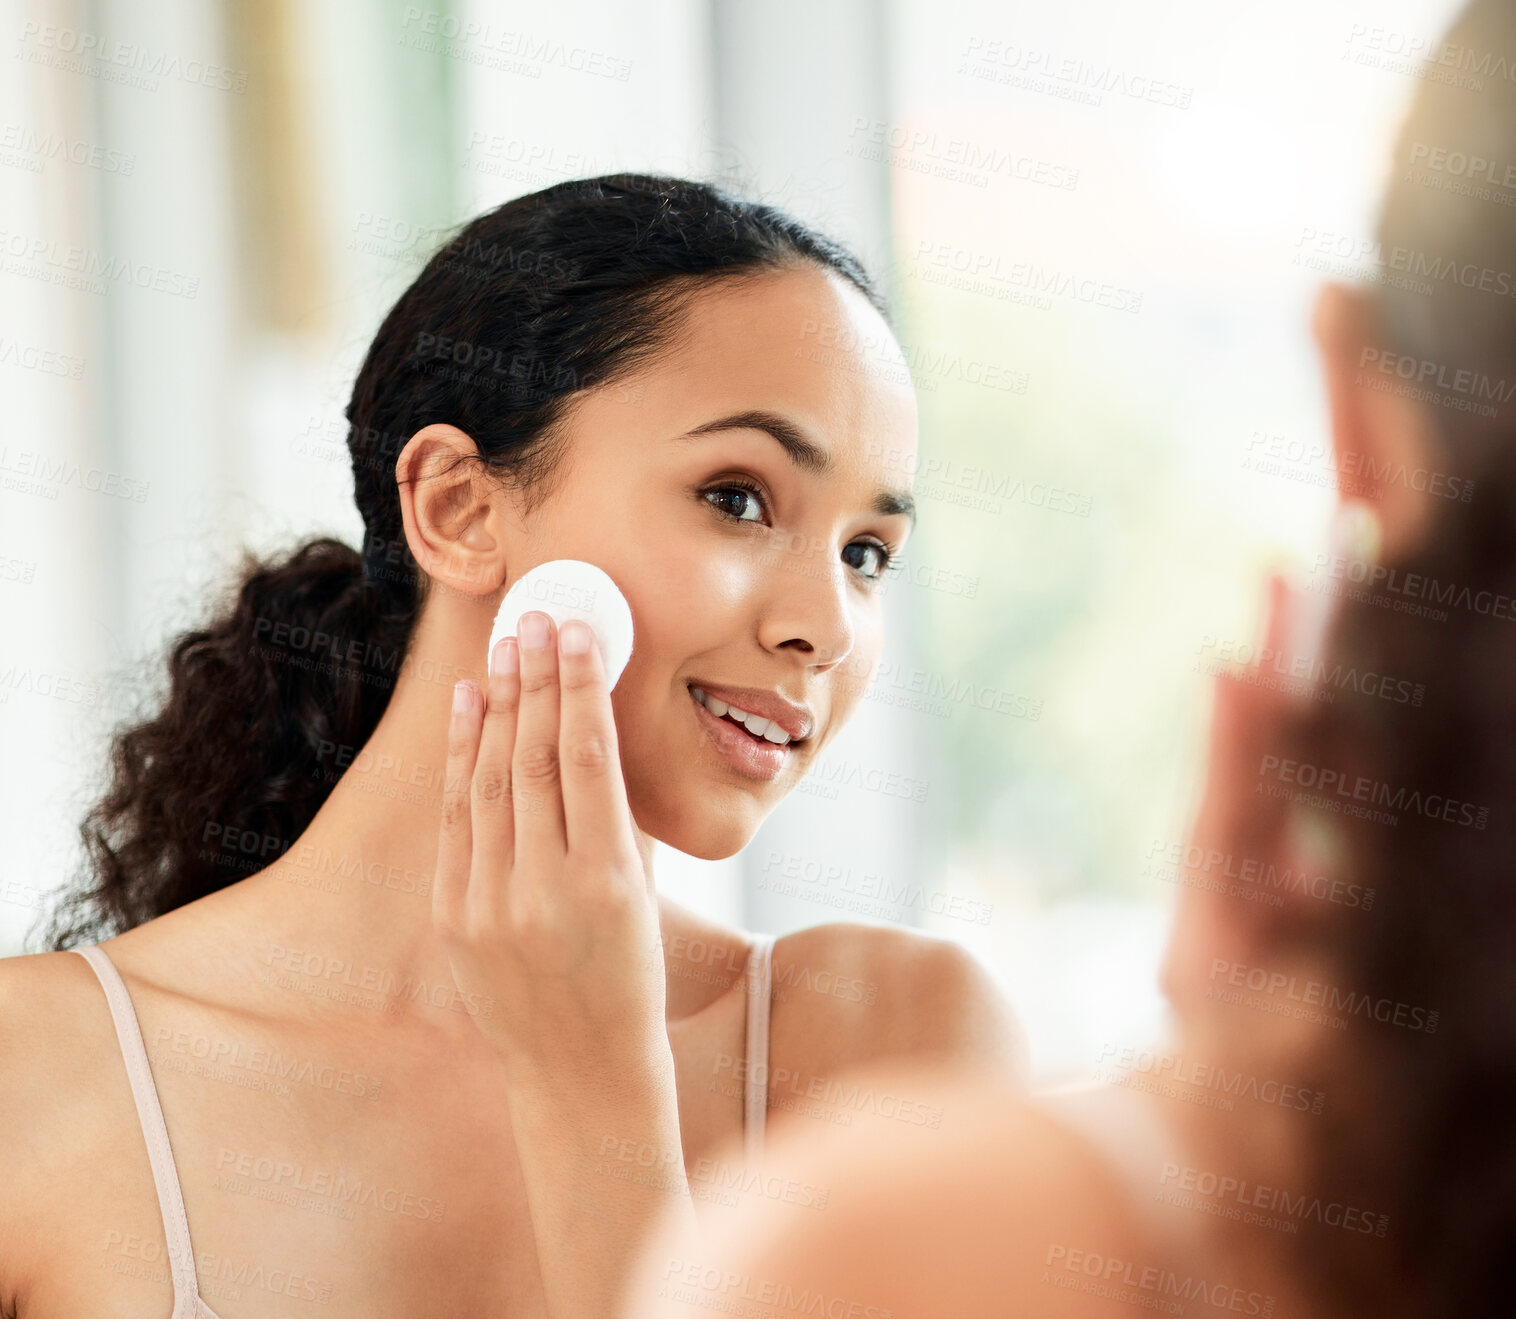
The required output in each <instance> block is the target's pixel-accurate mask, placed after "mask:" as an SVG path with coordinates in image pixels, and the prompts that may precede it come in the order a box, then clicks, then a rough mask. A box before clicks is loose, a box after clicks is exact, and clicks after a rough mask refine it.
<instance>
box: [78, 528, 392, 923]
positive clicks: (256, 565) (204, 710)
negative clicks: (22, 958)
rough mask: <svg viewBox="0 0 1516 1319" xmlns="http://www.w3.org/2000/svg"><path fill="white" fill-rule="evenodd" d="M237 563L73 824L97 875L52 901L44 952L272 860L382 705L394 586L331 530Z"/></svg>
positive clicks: (176, 646) (156, 912)
mask: <svg viewBox="0 0 1516 1319" xmlns="http://www.w3.org/2000/svg"><path fill="white" fill-rule="evenodd" d="M242 573H243V582H242V586H241V588H240V590H239V591H238V592H237V596H236V600H235V602H234V603H233V605H232V607H231V609H230V610H229V611H227V612H225V613H223V614H222V615H221V616H220V617H218V618H217V619H215V620H214V621H213V622H212V623H211V624H210V625H209V626H208V627H204V628H200V629H197V630H194V631H190V632H186V633H184V634H182V635H181V636H180V637H179V638H178V639H177V640H176V641H175V642H174V643H173V645H172V647H171V649H170V652H169V659H168V672H169V690H168V695H167V697H166V699H165V700H164V702H163V707H162V709H161V711H160V712H159V713H158V714H157V715H156V717H154V718H152V719H149V720H148V721H146V722H145V723H140V724H137V725H136V726H134V727H132V728H130V729H128V730H126V731H125V732H123V733H120V734H119V735H118V736H117V737H116V739H115V742H114V746H113V748H112V754H111V783H110V788H109V791H108V792H107V794H106V796H105V798H104V799H103V800H102V801H101V802H100V803H99V804H98V805H97V806H96V807H95V808H94V809H93V810H92V811H91V812H90V813H89V815H88V816H87V817H86V818H85V821H84V823H83V825H82V826H81V829H80V834H81V836H82V838H83V841H84V845H85V849H86V851H87V853H88V855H89V858H90V862H91V869H92V871H93V881H92V882H91V883H90V884H89V885H88V886H87V887H85V888H84V889H82V890H81V891H78V892H76V893H74V894H72V895H71V896H70V897H69V898H68V899H67V900H66V901H65V903H64V904H63V905H62V906H60V907H59V908H58V909H57V911H56V912H55V913H54V915H53V918H52V924H51V927H50V929H49V933H48V944H49V947H50V948H52V949H53V950H61V949H63V948H68V947H71V946H73V945H74V944H76V943H79V942H85V941H91V940H98V939H102V938H107V937H110V936H111V935H113V934H118V933H120V932H122V931H124V930H127V929H130V928H132V927H133V926H136V925H140V924H142V923H144V922H145V921H149V920H152V919H153V918H154V917H156V916H161V915H162V914H163V913H164V912H167V911H171V910H173V909H174V908H175V907H179V906H183V905H184V904H185V903H187V902H193V901H194V900H195V899H197V898H201V897H204V896H205V895H206V894H208V893H214V892H216V891H217V890H218V889H223V888H225V887H227V885H229V884H232V883H234V882H235V881H236V880H238V879H241V878H243V877H244V876H245V875H247V874H249V873H251V872H253V871H255V870H261V869H263V868H264V867H265V866H267V865H269V864H270V863H271V862H273V861H274V860H276V859H277V858H278V857H279V856H280V855H281V854H282V853H283V852H284V851H285V850H286V849H288V847H289V846H290V844H291V843H292V842H293V841H294V840H295V839H296V838H298V837H299V836H300V835H301V833H303V832H304V831H305V829H306V827H307V826H308V825H309V824H310V822H311V820H312V819H313V818H314V817H315V814H316V812H317V811H318V810H319V809H320V807H321V804H322V802H324V801H325V800H326V798H327V795H328V794H329V793H330V792H331V790H332V786H333V784H334V783H335V782H336V780H337V778H338V777H339V776H340V774H341V770H340V768H338V766H339V764H346V763H347V762H348V761H349V760H350V759H351V758H352V756H353V754H354V753H355V752H356V750H357V749H358V748H360V747H362V746H363V744H364V743H365V742H366V741H367V740H368V738H369V736H370V735H371V734H372V733H373V731H374V728H375V726H376V725H377V724H378V722H379V718H380V716H381V715H382V714H383V713H384V709H385V707H386V705H387V704H388V703H389V698H390V693H391V692H392V691H393V690H394V686H395V680H396V678H397V677H398V675H399V671H400V664H401V661H402V659H403V656H404V654H405V649H406V646H407V643H408V642H409V639H410V634H411V629H412V626H413V624H414V621H415V611H414V609H413V608H408V607H407V604H406V599H405V597H406V592H405V591H404V589H403V588H401V587H396V586H394V585H392V584H390V583H388V582H386V581H385V580H383V579H379V578H373V577H368V576H365V575H364V564H363V558H362V556H361V555H360V554H359V553H358V552H357V551H356V550H354V549H353V548H352V547H350V546H348V545H345V544H343V543H342V542H341V541H338V540H334V539H332V538H330V537H326V536H322V537H318V538H316V539H313V540H309V541H307V542H305V544H303V545H301V546H300V547H299V548H297V549H295V550H294V551H292V552H291V553H289V554H288V555H287V556H285V557H283V558H281V559H278V560H274V561H260V560H258V559H256V558H254V557H253V556H251V555H247V556H245V557H244V560H243V566H242Z"/></svg>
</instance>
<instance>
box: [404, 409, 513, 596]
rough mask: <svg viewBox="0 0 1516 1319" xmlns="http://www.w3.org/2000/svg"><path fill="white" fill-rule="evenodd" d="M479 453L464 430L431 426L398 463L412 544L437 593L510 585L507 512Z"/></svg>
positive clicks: (475, 591) (411, 441)
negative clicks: (496, 499)
mask: <svg viewBox="0 0 1516 1319" xmlns="http://www.w3.org/2000/svg"><path fill="white" fill-rule="evenodd" d="M478 457H479V451H478V448H477V446H476V445H475V444H474V441H473V439H472V438H471V437H470V436H468V435H466V434H464V432H463V431H461V430H459V429H458V428H457V427H456V426H448V425H445V424H441V423H436V424H433V425H430V426H424V427H422V428H421V429H420V430H418V431H417V432H416V433H415V434H414V435H412V436H411V438H410V439H409V440H408V441H407V442H406V445H405V447H404V448H403V449H402V450H401V451H400V455H399V457H398V458H397V459H396V461H395V481H396V484H397V486H398V488H399V498H400V517H401V521H402V524H403V525H404V528H405V537H406V542H407V544H408V545H409V547H410V551H411V555H412V557H413V558H414V559H415V560H416V563H417V565H418V566H419V567H420V568H421V570H422V571H423V572H424V573H426V575H427V576H428V577H429V578H430V579H431V582H432V585H433V588H434V589H435V588H439V587H440V588H442V589H444V590H448V589H451V590H453V591H455V592H457V593H458V594H460V595H469V596H479V595H488V594H489V593H491V592H492V591H496V590H498V589H499V588H500V586H501V584H502V583H503V582H504V581H505V576H506V564H505V555H504V536H503V528H502V527H501V525H500V519H501V514H500V511H499V510H498V508H496V506H495V504H494V503H493V502H492V500H491V497H490V496H491V494H492V493H493V492H494V490H495V486H494V484H493V483H491V482H488V481H480V480H479V479H478V476H479V462H478Z"/></svg>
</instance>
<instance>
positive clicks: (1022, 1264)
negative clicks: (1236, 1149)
mask: <svg viewBox="0 0 1516 1319" xmlns="http://www.w3.org/2000/svg"><path fill="white" fill-rule="evenodd" d="M877 1079H878V1082H879V1084H880V1086H881V1087H882V1088H883V1089H885V1090H887V1091H892V1092H897V1093H908V1094H911V1095H913V1096H915V1097H917V1098H918V1099H919V1100H921V1102H922V1103H923V1105H924V1106H925V1107H927V1108H929V1109H930V1110H931V1111H933V1112H935V1113H938V1114H940V1115H941V1120H940V1122H937V1123H935V1124H933V1125H929V1126H927V1125H919V1124H913V1123H892V1124H875V1125H872V1126H864V1125H862V1124H854V1125H851V1126H847V1127H843V1128H839V1127H837V1126H835V1125H833V1124H829V1123H818V1122H811V1123H795V1124H792V1125H790V1126H788V1127H786V1128H785V1130H784V1132H783V1134H782V1135H781V1134H777V1133H776V1137H775V1139H774V1140H773V1141H771V1142H770V1143H769V1145H768V1146H767V1148H766V1149H765V1154H764V1158H765V1165H764V1166H765V1172H766V1173H767V1174H773V1175H777V1176H779V1177H785V1176H792V1177H794V1178H796V1179H798V1180H800V1181H802V1182H803V1183H805V1184H808V1185H810V1186H813V1187H820V1188H824V1189H825V1193H826V1197H827V1198H826V1200H825V1202H824V1208H825V1212H824V1213H819V1214H818V1213H816V1212H814V1210H813V1208H811V1207H809V1206H807V1207H804V1208H797V1207H796V1206H795V1205H793V1204H786V1203H782V1202H780V1201H779V1200H777V1199H775V1198H764V1199H762V1200H761V1201H759V1200H755V1201H753V1202H752V1204H751V1205H747V1206H744V1207H743V1208H742V1209H740V1210H739V1211H738V1212H736V1213H735V1214H733V1215H732V1216H731V1217H730V1218H729V1219H727V1220H725V1221H724V1222H723V1223H722V1224H721V1225H720V1227H719V1228H718V1229H717V1232H716V1233H715V1234H714V1235H713V1236H712V1237H711V1238H710V1239H709V1240H708V1241H706V1242H702V1243H701V1246H702V1249H704V1251H705V1253H704V1255H702V1256H700V1257H699V1258H700V1259H701V1262H702V1265H703V1266H704V1267H703V1268H702V1269H695V1270H689V1271H688V1272H685V1271H682V1269H681V1265H682V1262H683V1261H684V1260H688V1259H690V1258H694V1257H695V1256H693V1254H692V1253H691V1252H690V1251H688V1250H686V1251H684V1253H682V1254H681V1253H680V1247H681V1246H683V1245H684V1243H682V1242H679V1243H673V1242H670V1243H669V1248H668V1250H667V1251H666V1252H664V1251H659V1252H651V1253H656V1254H657V1256H658V1259H659V1260H660V1262H662V1263H663V1264H664V1267H663V1268H662V1270H661V1271H660V1276H659V1278H658V1279H657V1283H658V1285H660V1286H661V1287H662V1288H663V1290H662V1291H661V1292H660V1291H658V1290H657V1289H656V1288H655V1287H653V1286H650V1285H648V1281H647V1279H643V1280H642V1281H641V1282H639V1284H638V1285H639V1296H641V1297H643V1298H646V1300H647V1303H646V1305H645V1306H644V1308H638V1309H635V1310H634V1313H635V1314H636V1316H637V1319H654V1317H655V1316H657V1317H658V1319H664V1317H665V1316H666V1317H667V1319H672V1317H673V1316H674V1315H675V1314H676V1313H686V1312H687V1311H688V1310H689V1308H690V1307H689V1302H690V1301H695V1302H696V1303H705V1304H714V1303H715V1299H714V1298H711V1299H709V1300H707V1299H705V1298H703V1297H702V1296H701V1295H700V1293H701V1291H702V1290H703V1289H705V1288H708V1287H709V1286H710V1279H716V1280H718V1281H721V1282H724V1280H725V1279H728V1278H740V1279H755V1280H756V1279H762V1280H763V1285H764V1286H767V1287H770V1288H773V1289H775V1290H777V1292H778V1293H780V1294H791V1295H813V1296H814V1295H822V1296H828V1297H832V1296H836V1297H841V1298H845V1303H846V1304H847V1305H850V1306H852V1307H854V1308H852V1309H849V1310H848V1311H847V1312H848V1313H850V1314H858V1315H860V1316H863V1315H873V1316H885V1315H889V1314H895V1315H907V1314H908V1315H912V1316H915V1317H916V1319H949V1316H952V1317H953V1319H957V1316H961V1315H981V1314H1036V1315H1046V1316H1067V1317H1068V1319H1076V1317H1079V1319H1084V1317H1085V1316H1090V1315H1094V1314H1096V1313H1099V1314H1110V1313H1111V1309H1110V1308H1109V1307H1110V1305H1111V1302H1110V1301H1109V1300H1103V1299H1099V1298H1092V1296H1091V1295H1089V1294H1088V1293H1089V1288H1087V1287H1084V1286H1083V1285H1082V1284H1084V1283H1085V1282H1087V1277H1086V1276H1085V1273H1084V1272H1081V1269H1082V1267H1083V1265H1084V1263H1085V1262H1086V1261H1088V1260H1090V1259H1092V1258H1098V1259H1100V1260H1101V1261H1102V1263H1104V1262H1105V1261H1108V1260H1123V1261H1130V1260H1138V1261H1142V1262H1143V1263H1144V1264H1146V1263H1147V1262H1152V1261H1158V1260H1160V1259H1161V1256H1160V1254H1159V1252H1158V1249H1157V1247H1156V1246H1155V1244H1154V1242H1153V1241H1152V1239H1151V1238H1150V1237H1149V1234H1148V1229H1147V1227H1146V1226H1145V1224H1144V1223H1143V1222H1142V1220H1141V1219H1140V1218H1139V1217H1138V1215H1137V1214H1136V1213H1135V1212H1134V1208H1133V1206H1132V1203H1131V1201H1130V1198H1129V1196H1128V1194H1126V1190H1125V1188H1124V1186H1123V1184H1122V1182H1121V1180H1120V1178H1119V1176H1118V1175H1117V1174H1116V1173H1115V1172H1114V1170H1113V1169H1112V1168H1111V1167H1110V1166H1109V1165H1108V1164H1107V1162H1106V1161H1105V1160H1104V1159H1103V1158H1102V1157H1100V1156H1099V1155H1098V1154H1097V1153H1096V1152H1095V1151H1093V1150H1092V1149H1091V1148H1090V1147H1089V1146H1088V1145H1087V1144H1086V1142H1085V1141H1084V1140H1083V1139H1082V1138H1081V1137H1080V1136H1079V1135H1078V1134H1077V1133H1075V1132H1073V1131H1071V1130H1070V1129H1069V1128H1068V1127H1067V1126H1066V1125H1064V1124H1062V1123H1059V1122H1057V1121H1056V1120H1053V1119H1052V1118H1050V1117H1049V1116H1048V1115H1047V1114H1045V1113H1043V1112H1042V1111H1041V1109H1040V1108H1039V1106H1038V1105H1036V1104H1033V1103H1030V1102H1028V1101H1027V1099H1026V1096H1025V1095H1024V1094H1023V1093H1022V1091H1021V1089H1020V1088H1019V1087H1013V1086H1010V1085H1006V1084H1003V1083H1000V1082H994V1081H985V1080H983V1079H979V1080H976V1079H974V1078H970V1077H968V1076H967V1075H966V1074H964V1073H961V1072H956V1073H952V1074H946V1073H939V1074H936V1075H932V1074H928V1073H926V1072H923V1071H922V1070H920V1069H919V1068H908V1067H899V1066H896V1067H883V1068H881V1069H880V1070H879V1071H878V1073H877ZM662 1244H664V1243H660V1245H662ZM1070 1260H1072V1261H1073V1265H1072V1266H1071V1265H1069V1263H1068V1261H1070ZM886 1262H887V1263H886ZM754 1285H755V1286H756V1285H757V1284H756V1283H755V1284H754ZM676 1287H677V1288H678V1290H677V1292H676V1290H675V1289H676ZM676 1294H677V1297H678V1300H679V1304H678V1305H675V1304H672V1303H670V1297H671V1296H674V1295H676ZM654 1296H657V1297H658V1299H657V1300H656V1301H654V1300H653V1299H652V1298H653V1297H654ZM755 1299H765V1298H764V1297H762V1296H759V1297H755Z"/></svg>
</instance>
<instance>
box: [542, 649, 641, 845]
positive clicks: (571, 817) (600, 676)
mask: <svg viewBox="0 0 1516 1319" xmlns="http://www.w3.org/2000/svg"><path fill="white" fill-rule="evenodd" d="M572 647H579V649H571V648H572ZM559 666H560V668H559V679H558V688H559V701H560V703H561V706H562V716H561V720H562V727H561V729H560V733H559V740H558V760H559V765H560V768H561V770H562V774H563V818H564V828H565V838H566V840H567V844H568V850H569V851H570V852H572V853H574V854H575V855H576V856H580V857H584V858H594V859H597V860H605V859H607V858H609V857H612V856H615V855H618V854H620V853H621V852H623V851H624V849H626V848H627V847H628V846H630V847H631V848H633V849H634V850H635V847H636V843H635V841H634V840H633V839H632V838H631V837H630V835H629V833H628V830H627V828H626V824H627V820H628V807H627V801H626V784H625V783H624V782H623V780H622V777H621V751H620V746H619V743H618V741H617V738H616V718H615V715H614V713H613V712H612V709H611V693H610V690H609V688H608V687H607V686H606V673H605V663H604V658H603V656H602V655H601V654H600V647H599V646H598V645H596V644H595V638H594V633H593V632H592V630H591V629H590V627H589V626H588V625H587V624H585V623H582V622H579V621H577V620H570V621H569V622H567V623H565V624H564V626H563V629H562V631H561V632H560V633H559Z"/></svg>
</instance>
